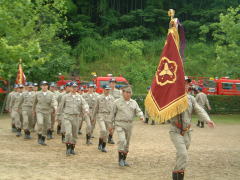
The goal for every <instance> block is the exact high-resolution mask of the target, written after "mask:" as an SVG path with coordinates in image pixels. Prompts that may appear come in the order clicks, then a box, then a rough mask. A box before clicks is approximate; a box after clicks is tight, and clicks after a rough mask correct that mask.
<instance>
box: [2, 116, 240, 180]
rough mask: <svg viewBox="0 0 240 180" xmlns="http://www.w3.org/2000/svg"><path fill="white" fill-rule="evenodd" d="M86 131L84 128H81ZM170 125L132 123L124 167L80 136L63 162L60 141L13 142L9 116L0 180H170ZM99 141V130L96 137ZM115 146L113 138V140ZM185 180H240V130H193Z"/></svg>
mask: <svg viewBox="0 0 240 180" xmlns="http://www.w3.org/2000/svg"><path fill="white" fill-rule="evenodd" d="M84 130H85V128H84ZM168 130H169V125H155V126H152V125H146V124H143V122H140V121H136V122H134V129H133V136H132V139H131V145H130V153H129V155H128V162H129V164H130V165H131V167H124V168H121V167H119V166H118V164H117V156H118V154H117V145H108V146H107V149H108V150H109V151H108V153H102V152H99V151H98V150H97V141H98V140H97V138H94V139H93V143H94V144H93V145H91V146H87V145H86V144H85V135H80V136H79V139H78V144H77V147H76V152H77V153H78V154H77V155H75V156H70V157H66V155H65V145H64V144H62V143H61V142H60V136H57V135H56V136H55V139H54V140H51V141H47V144H48V146H46V147H43V146H41V145H38V144H37V139H36V134H33V139H32V140H28V141H26V140H24V139H23V137H20V138H17V137H16V136H15V134H13V133H12V132H11V130H10V119H9V118H8V116H2V117H1V118H0V180H15V179H16V180H18V179H24V180H27V179H31V180H33V179H34V180H35V179H36V180H48V179H49V180H70V179H72V180H75V179H76V180H80V179H81V180H83V179H88V180H128V179H131V180H132V179H134V180H135V179H136V180H139V179H151V180H169V179H171V171H172V168H173V167H174V163H175V148H174V146H173V145H172V143H171V141H170V138H169V135H168ZM94 135H95V137H98V129H97V130H96V131H95V134H94ZM114 139H115V141H117V137H116V134H115V135H114ZM185 177H186V178H185V179H186V180H238V179H240V124H234V125H229V124H218V125H217V128H215V129H210V128H204V129H200V128H197V127H196V126H193V135H192V144H191V147H190V150H189V164H188V168H187V171H186V176H185Z"/></svg>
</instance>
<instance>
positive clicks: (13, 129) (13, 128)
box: [12, 124, 17, 133]
mask: <svg viewBox="0 0 240 180" xmlns="http://www.w3.org/2000/svg"><path fill="white" fill-rule="evenodd" d="M12 132H14V133H15V132H17V128H16V126H15V124H12Z"/></svg>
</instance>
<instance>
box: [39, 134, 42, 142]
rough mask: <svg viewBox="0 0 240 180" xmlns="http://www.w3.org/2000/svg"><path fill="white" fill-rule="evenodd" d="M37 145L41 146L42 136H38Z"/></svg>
mask: <svg viewBox="0 0 240 180" xmlns="http://www.w3.org/2000/svg"><path fill="white" fill-rule="evenodd" d="M38 144H42V135H41V134H38Z"/></svg>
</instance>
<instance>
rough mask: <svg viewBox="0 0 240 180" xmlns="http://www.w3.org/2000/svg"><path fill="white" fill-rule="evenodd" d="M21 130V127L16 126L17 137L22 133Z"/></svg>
mask: <svg viewBox="0 0 240 180" xmlns="http://www.w3.org/2000/svg"><path fill="white" fill-rule="evenodd" d="M21 131H22V130H21V128H17V134H16V136H17V137H20V136H21V135H22V133H21Z"/></svg>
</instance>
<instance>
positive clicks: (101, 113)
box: [98, 112, 110, 114]
mask: <svg viewBox="0 0 240 180" xmlns="http://www.w3.org/2000/svg"><path fill="white" fill-rule="evenodd" d="M98 114H110V112H99V113H98Z"/></svg>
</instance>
